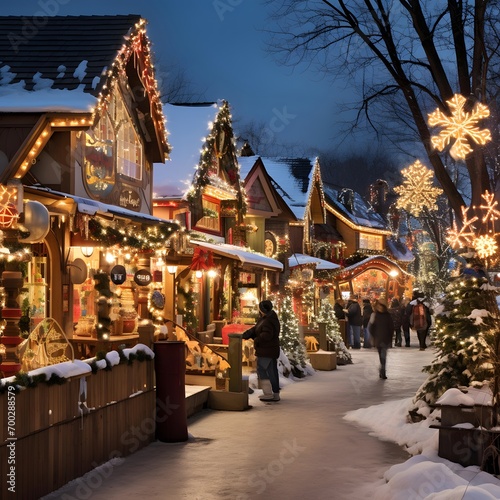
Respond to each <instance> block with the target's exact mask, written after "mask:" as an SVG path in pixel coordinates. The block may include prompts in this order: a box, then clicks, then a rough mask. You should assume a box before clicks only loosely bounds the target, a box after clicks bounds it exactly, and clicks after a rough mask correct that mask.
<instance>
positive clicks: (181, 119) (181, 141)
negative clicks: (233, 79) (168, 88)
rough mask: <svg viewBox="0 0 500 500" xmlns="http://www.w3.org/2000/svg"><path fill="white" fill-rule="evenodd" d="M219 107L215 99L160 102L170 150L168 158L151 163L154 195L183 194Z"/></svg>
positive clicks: (190, 180)
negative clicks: (201, 102)
mask: <svg viewBox="0 0 500 500" xmlns="http://www.w3.org/2000/svg"><path fill="white" fill-rule="evenodd" d="M218 111H219V105H218V104H217V103H203V104H192V105H191V104H185V105H176V104H164V105H163V113H164V114H165V118H166V127H167V133H168V141H169V143H170V145H171V147H172V150H171V152H170V161H167V162H166V163H165V164H163V163H155V164H154V170H153V192H154V197H155V198H174V199H180V198H183V197H184V195H185V194H186V192H187V190H188V189H189V187H190V186H191V184H192V182H193V176H194V174H195V171H196V168H197V165H198V164H199V162H200V153H201V149H202V147H203V144H204V142H205V139H206V137H207V136H208V134H209V133H210V130H211V124H212V123H213V122H214V120H215V118H216V116H217V113H218Z"/></svg>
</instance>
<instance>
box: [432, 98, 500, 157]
mask: <svg viewBox="0 0 500 500" xmlns="http://www.w3.org/2000/svg"><path fill="white" fill-rule="evenodd" d="M466 101H467V99H466V98H465V97H464V96H462V95H460V94H455V95H454V96H453V98H452V99H451V100H450V101H446V102H447V103H448V106H449V107H450V110H451V111H452V114H451V116H447V115H445V114H444V113H443V112H442V111H441V110H439V109H437V110H436V111H434V112H433V113H431V114H429V125H430V126H431V127H434V126H443V127H444V130H442V131H441V132H440V133H439V135H437V136H433V137H432V138H431V141H432V145H433V146H434V147H435V148H436V149H438V150H439V151H442V150H443V149H444V148H445V147H446V146H447V145H448V144H450V142H451V140H452V139H455V142H454V143H453V145H452V147H451V149H450V154H451V156H452V157H453V158H465V157H466V156H467V155H468V154H469V153H470V152H471V151H472V147H471V146H470V144H469V141H468V138H470V139H472V140H474V142H476V143H477V144H481V145H483V144H486V142H488V141H491V133H490V131H489V130H488V129H480V128H479V127H477V122H478V121H479V120H482V119H483V118H487V117H488V116H490V110H489V109H488V107H487V106H485V105H484V104H481V103H477V104H476V105H475V106H474V109H473V111H471V112H470V113H469V112H467V111H464V109H463V108H464V104H465V103H466Z"/></svg>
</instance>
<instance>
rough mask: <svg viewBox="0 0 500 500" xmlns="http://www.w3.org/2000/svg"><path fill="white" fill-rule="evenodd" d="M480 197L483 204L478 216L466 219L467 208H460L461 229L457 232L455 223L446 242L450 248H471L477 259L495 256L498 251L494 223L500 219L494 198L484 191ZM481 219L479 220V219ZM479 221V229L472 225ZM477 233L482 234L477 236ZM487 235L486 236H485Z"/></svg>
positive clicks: (480, 206) (499, 212)
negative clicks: (477, 256)
mask: <svg viewBox="0 0 500 500" xmlns="http://www.w3.org/2000/svg"><path fill="white" fill-rule="evenodd" d="M481 197H482V198H483V200H484V203H482V204H481V205H479V207H478V208H479V210H480V215H479V216H474V217H472V218H471V219H469V218H468V211H469V208H465V207H462V227H461V229H460V230H459V229H458V228H457V225H456V223H455V222H453V227H452V229H450V230H449V231H448V236H447V238H446V240H447V241H448V243H449V244H450V245H451V247H452V248H455V249H456V248H463V247H472V248H474V250H475V251H476V252H477V254H478V255H479V257H481V258H482V259H483V258H487V257H491V256H492V255H495V253H496V252H497V251H498V245H497V242H496V238H497V233H496V232H495V221H497V220H498V219H499V218H500V211H499V210H498V209H497V206H498V201H496V200H495V196H494V195H493V194H491V193H489V192H488V191H485V192H484V193H483V194H482V195H481ZM480 217H481V218H480ZM478 221H479V224H480V226H481V227H480V228H479V227H476V225H477V224H476V225H474V223H477V222H478ZM478 233H482V234H479V235H478ZM485 233H488V234H485Z"/></svg>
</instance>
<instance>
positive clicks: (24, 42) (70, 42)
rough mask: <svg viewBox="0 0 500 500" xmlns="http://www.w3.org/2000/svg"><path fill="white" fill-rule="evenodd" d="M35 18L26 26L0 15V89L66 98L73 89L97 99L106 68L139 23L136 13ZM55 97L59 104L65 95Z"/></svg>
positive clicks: (19, 19)
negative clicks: (51, 91) (50, 91)
mask: <svg viewBox="0 0 500 500" xmlns="http://www.w3.org/2000/svg"><path fill="white" fill-rule="evenodd" d="M27 14H28V13H27ZM33 19H35V20H36V19H38V18H37V17H34V18H33ZM40 19H41V20H43V22H40V23H35V26H31V25H30V22H29V18H27V17H25V16H0V54H1V60H0V86H7V85H8V86H14V87H18V89H19V88H23V89H25V90H27V91H37V92H38V91H40V90H44V89H58V90H66V91H68V92H69V93H70V94H72V93H73V91H74V90H77V92H76V94H78V93H79V92H85V93H89V94H93V95H94V96H95V97H97V96H98V95H99V93H100V92H101V91H102V89H103V85H104V84H105V83H106V81H107V78H108V75H107V71H108V68H109V69H110V70H111V68H112V66H113V62H114V61H115V60H116V58H117V56H118V54H119V52H120V51H121V50H122V48H123V46H124V45H125V44H126V43H127V42H128V40H129V39H130V35H131V33H132V32H133V31H135V30H137V27H138V26H139V25H140V23H141V22H142V20H141V16H139V15H137V14H128V15H111V16H53V15H49V16H45V15H44V16H43V17H40ZM27 27H28V29H29V33H28V32H27V31H26V29H27ZM56 95H57V96H58V97H61V98H62V99H65V97H63V96H64V95H65V93H60V94H54V95H53V96H52V97H55V96H56ZM2 104H9V103H8V102H7V101H4V102H3V103H2ZM20 104H22V103H20ZM29 105H30V103H29V102H27V103H26V108H29ZM54 111H56V110H54Z"/></svg>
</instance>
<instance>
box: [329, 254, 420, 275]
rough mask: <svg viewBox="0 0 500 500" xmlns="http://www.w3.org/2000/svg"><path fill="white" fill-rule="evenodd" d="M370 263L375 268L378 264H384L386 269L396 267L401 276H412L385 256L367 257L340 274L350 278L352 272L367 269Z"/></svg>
mask: <svg viewBox="0 0 500 500" xmlns="http://www.w3.org/2000/svg"><path fill="white" fill-rule="evenodd" d="M368 263H372V264H373V265H374V266H375V265H376V264H384V267H395V268H396V269H397V270H398V271H399V272H400V273H401V274H405V275H407V276H411V274H410V273H408V272H406V271H405V270H404V269H402V268H401V267H400V266H399V265H398V264H397V263H396V262H394V261H393V260H391V259H389V258H387V257H385V256H384V255H371V256H370V257H367V258H366V259H363V260H361V261H360V262H356V263H355V264H352V265H350V266H347V267H344V268H343V269H341V270H340V274H341V275H345V276H349V275H350V273H351V272H352V271H355V270H356V269H357V268H358V267H359V268H365V267H366V265H367V264H368ZM337 274H339V273H337Z"/></svg>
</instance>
